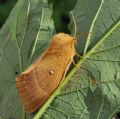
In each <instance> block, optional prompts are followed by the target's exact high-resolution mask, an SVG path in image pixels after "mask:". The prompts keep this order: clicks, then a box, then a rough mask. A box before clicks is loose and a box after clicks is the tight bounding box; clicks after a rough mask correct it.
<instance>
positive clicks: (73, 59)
mask: <svg viewBox="0 0 120 119" xmlns="http://www.w3.org/2000/svg"><path fill="white" fill-rule="evenodd" d="M72 63H73V65H74V66H75V67H76V68H78V69H80V67H79V66H78V65H77V64H76V63H75V61H74V59H73V60H72Z"/></svg>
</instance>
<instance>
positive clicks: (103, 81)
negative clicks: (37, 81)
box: [34, 0, 120, 119]
mask: <svg viewBox="0 0 120 119" xmlns="http://www.w3.org/2000/svg"><path fill="white" fill-rule="evenodd" d="M78 1H79V2H80V0H78ZM88 1H89V0H88ZM81 4H82V3H81ZM119 6H120V1H117V0H104V1H102V2H101V4H100V6H99V9H98V11H97V13H96V16H95V18H94V20H93V22H92V25H91V28H90V29H91V32H92V34H91V35H90V36H88V38H87V42H86V45H85V47H86V49H88V47H89V46H90V48H91V49H90V51H89V52H87V53H85V54H84V55H83V57H82V58H81V59H80V61H79V62H78V64H77V66H78V67H79V68H78V67H75V68H74V69H73V70H72V71H71V72H70V73H69V74H68V76H67V77H66V79H65V80H64V81H63V83H62V85H60V86H59V87H58V89H57V90H56V91H55V93H54V94H53V95H52V96H51V98H50V100H49V101H48V102H47V103H46V104H45V106H43V108H42V109H41V110H40V112H38V114H37V115H36V117H35V118H34V119H38V118H39V117H41V115H42V111H43V110H44V111H45V112H44V111H43V112H44V114H43V115H42V119H112V117H113V116H114V115H115V114H116V113H117V112H118V111H120V53H119V52H120V14H119V13H120V12H119V11H120V9H119ZM76 7H77V9H78V11H80V10H79V9H80V7H79V4H76ZM84 9H86V8H84ZM74 10H75V9H74ZM74 12H75V14H76V16H77V14H79V13H78V12H76V11H74ZM76 21H77V19H76ZM78 21H79V20H78ZM77 24H79V22H78V23H77ZM77 26H78V25H77ZM103 26H104V27H103ZM100 31H101V32H100ZM97 33H99V34H97ZM95 39H96V41H94V40H95ZM78 45H79V44H78ZM66 83H67V84H66ZM60 90H61V92H60ZM54 96H56V98H55V99H54V100H53V101H52V99H53V97H54ZM51 101H52V103H51V104H50V105H49V103H50V102H51ZM47 106H48V108H47V110H45V108H46V107H47Z"/></svg>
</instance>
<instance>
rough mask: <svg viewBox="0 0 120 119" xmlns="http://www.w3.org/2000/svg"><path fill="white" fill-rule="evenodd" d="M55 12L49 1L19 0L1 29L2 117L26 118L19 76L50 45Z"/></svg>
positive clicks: (4, 118)
mask: <svg viewBox="0 0 120 119" xmlns="http://www.w3.org/2000/svg"><path fill="white" fill-rule="evenodd" d="M51 14H52V6H51V5H48V4H47V0H34V1H33V0H19V1H18V3H17V4H16V5H15V7H14V8H13V10H12V12H11V14H10V16H9V18H8V20H7V22H6V24H5V25H4V26H3V28H2V30H1V31H0V67H1V68H0V82H1V83H0V116H1V118H3V119H9V118H16V119H21V118H22V104H21V101H20V99H19V96H18V93H17V89H16V83H15V77H16V75H18V74H19V73H21V72H22V71H23V70H25V69H26V68H27V67H28V66H29V65H30V63H31V62H32V61H33V59H35V58H36V57H37V56H38V54H37V53H39V54H40V53H41V52H42V51H43V50H44V49H45V48H46V47H47V44H48V43H49V40H50V37H51V35H52V34H53V31H54V25H53V21H52V19H51ZM43 20H44V21H43ZM48 20H49V21H48ZM38 44H39V47H38V46H37V45H38ZM29 119H30V118H29Z"/></svg>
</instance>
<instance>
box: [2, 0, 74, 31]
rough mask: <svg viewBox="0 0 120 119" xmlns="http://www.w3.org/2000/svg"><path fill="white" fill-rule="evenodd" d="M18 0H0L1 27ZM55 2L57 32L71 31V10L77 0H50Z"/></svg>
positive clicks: (54, 13) (54, 11)
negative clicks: (69, 28)
mask: <svg viewBox="0 0 120 119" xmlns="http://www.w3.org/2000/svg"><path fill="white" fill-rule="evenodd" d="M16 2H17V0H0V27H2V25H3V24H4V22H5V20H6V19H7V17H8V16H9V13H10V11H11V9H12V8H13V6H14V5H15V3H16ZM49 2H50V3H51V2H52V3H53V9H54V10H53V19H54V22H55V26H56V31H57V32H65V33H69V30H68V24H69V22H70V20H69V11H70V10H71V9H72V8H73V7H74V5H75V3H76V0H49Z"/></svg>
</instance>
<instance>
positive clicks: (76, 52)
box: [75, 50, 82, 58]
mask: <svg viewBox="0 0 120 119" xmlns="http://www.w3.org/2000/svg"><path fill="white" fill-rule="evenodd" d="M75 54H76V55H77V56H78V57H79V58H82V56H81V55H80V54H79V53H78V51H77V50H76V51H75Z"/></svg>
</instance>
